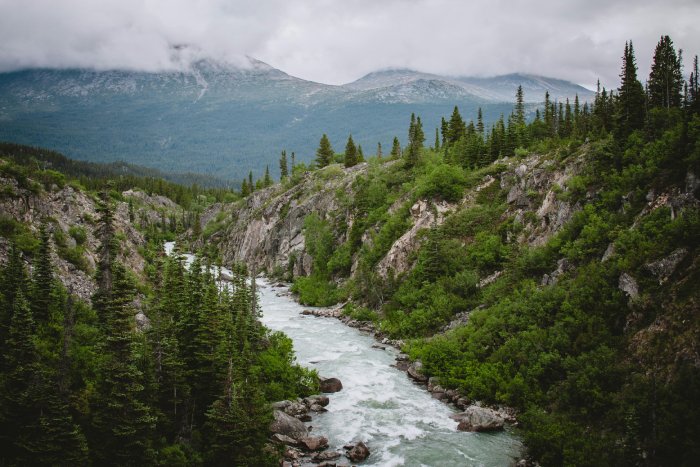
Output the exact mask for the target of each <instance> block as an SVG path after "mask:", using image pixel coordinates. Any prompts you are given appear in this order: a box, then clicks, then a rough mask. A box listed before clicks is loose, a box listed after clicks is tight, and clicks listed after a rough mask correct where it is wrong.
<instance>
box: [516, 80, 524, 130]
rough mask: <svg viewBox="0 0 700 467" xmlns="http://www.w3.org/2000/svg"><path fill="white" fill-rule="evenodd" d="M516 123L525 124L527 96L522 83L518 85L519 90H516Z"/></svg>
mask: <svg viewBox="0 0 700 467" xmlns="http://www.w3.org/2000/svg"><path fill="white" fill-rule="evenodd" d="M515 124H516V125H520V126H524V125H525V96H524V95H523V87H522V85H518V90H517V91H516V92H515Z"/></svg>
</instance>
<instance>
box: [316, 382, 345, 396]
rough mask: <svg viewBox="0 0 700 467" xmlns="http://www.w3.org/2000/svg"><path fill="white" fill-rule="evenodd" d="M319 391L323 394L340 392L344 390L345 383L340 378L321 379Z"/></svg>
mask: <svg viewBox="0 0 700 467" xmlns="http://www.w3.org/2000/svg"><path fill="white" fill-rule="evenodd" d="M319 389H320V390H321V392H327V393H329V392H338V391H340V390H341V389H343V383H341V382H340V380H339V379H338V378H320V381H319Z"/></svg>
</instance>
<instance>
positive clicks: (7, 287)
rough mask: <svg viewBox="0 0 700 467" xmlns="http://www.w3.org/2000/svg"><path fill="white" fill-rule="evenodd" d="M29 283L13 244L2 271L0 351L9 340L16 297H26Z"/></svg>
mask: <svg viewBox="0 0 700 467" xmlns="http://www.w3.org/2000/svg"><path fill="white" fill-rule="evenodd" d="M28 283H29V279H28V277H27V271H26V268H25V267H24V263H23V262H22V256H21V253H20V251H19V248H17V246H16V245H15V244H14V243H11V244H10V251H9V254H8V258H7V263H6V264H5V267H4V268H3V269H2V270H1V271H0V349H4V344H5V341H6V340H7V336H8V333H9V329H10V321H11V320H12V313H13V309H14V306H15V297H16V296H17V294H19V293H22V294H23V295H25V296H26V293H27V288H28ZM2 365H3V362H2V359H0V369H1V368H2Z"/></svg>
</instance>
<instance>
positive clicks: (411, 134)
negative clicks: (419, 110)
mask: <svg viewBox="0 0 700 467" xmlns="http://www.w3.org/2000/svg"><path fill="white" fill-rule="evenodd" d="M424 141H425V133H423V124H422V123H421V120H420V117H417V118H416V115H415V114H411V123H410V125H409V127H408V147H407V148H406V163H407V165H408V166H409V167H413V166H415V165H416V164H417V163H418V158H419V157H420V153H421V151H422V150H423V142H424Z"/></svg>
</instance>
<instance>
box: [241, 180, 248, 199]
mask: <svg viewBox="0 0 700 467" xmlns="http://www.w3.org/2000/svg"><path fill="white" fill-rule="evenodd" d="M249 194H250V186H248V179H247V178H243V182H241V196H242V197H244V198H245V197H246V196H248V195H249Z"/></svg>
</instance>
